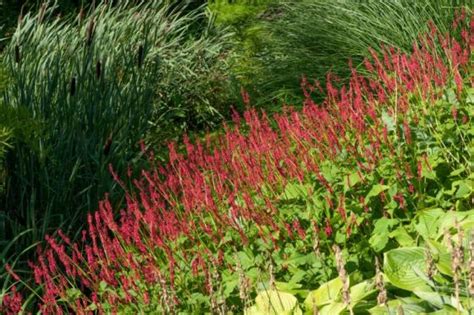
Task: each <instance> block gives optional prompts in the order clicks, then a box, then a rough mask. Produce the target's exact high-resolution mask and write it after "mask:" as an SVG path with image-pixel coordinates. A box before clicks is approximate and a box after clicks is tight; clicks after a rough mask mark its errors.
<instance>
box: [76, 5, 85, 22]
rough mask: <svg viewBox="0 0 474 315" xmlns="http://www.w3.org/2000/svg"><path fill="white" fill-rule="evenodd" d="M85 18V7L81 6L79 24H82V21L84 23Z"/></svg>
mask: <svg viewBox="0 0 474 315" xmlns="http://www.w3.org/2000/svg"><path fill="white" fill-rule="evenodd" d="M84 16H85V12H84V7H82V6H81V9H80V10H79V14H78V15H77V19H78V21H79V24H82V21H84Z"/></svg>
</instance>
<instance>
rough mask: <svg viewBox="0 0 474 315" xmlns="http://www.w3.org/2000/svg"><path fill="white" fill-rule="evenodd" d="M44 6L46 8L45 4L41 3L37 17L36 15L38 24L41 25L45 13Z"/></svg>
mask: <svg viewBox="0 0 474 315" xmlns="http://www.w3.org/2000/svg"><path fill="white" fill-rule="evenodd" d="M46 6H47V2H43V4H42V5H41V8H40V11H39V15H38V23H42V22H43V20H44V14H45V13H46Z"/></svg>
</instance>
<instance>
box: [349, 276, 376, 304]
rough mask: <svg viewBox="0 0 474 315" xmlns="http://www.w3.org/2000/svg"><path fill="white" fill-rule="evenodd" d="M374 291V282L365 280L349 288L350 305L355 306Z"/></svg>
mask: <svg viewBox="0 0 474 315" xmlns="http://www.w3.org/2000/svg"><path fill="white" fill-rule="evenodd" d="M376 291H377V290H376V289H375V282H374V280H366V281H364V282H361V283H358V284H356V285H354V286H352V287H351V288H350V296H351V305H352V306H355V305H356V304H357V303H359V302H360V301H362V300H364V299H365V298H366V297H368V296H370V295H371V294H373V293H374V292H376Z"/></svg>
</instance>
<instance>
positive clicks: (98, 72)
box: [95, 61, 102, 79]
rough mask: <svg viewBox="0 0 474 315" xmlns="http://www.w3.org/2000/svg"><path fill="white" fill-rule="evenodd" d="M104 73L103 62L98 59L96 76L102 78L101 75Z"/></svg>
mask: <svg viewBox="0 0 474 315" xmlns="http://www.w3.org/2000/svg"><path fill="white" fill-rule="evenodd" d="M101 75H102V63H101V62H100V61H97V63H96V64H95V76H96V78H97V79H100V76H101Z"/></svg>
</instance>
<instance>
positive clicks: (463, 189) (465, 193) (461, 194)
mask: <svg viewBox="0 0 474 315" xmlns="http://www.w3.org/2000/svg"><path fill="white" fill-rule="evenodd" d="M472 186H473V183H471V182H470V181H467V180H464V181H462V182H460V183H459V188H458V190H457V191H456V194H455V195H454V198H457V199H464V198H466V197H469V195H471V193H472Z"/></svg>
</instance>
